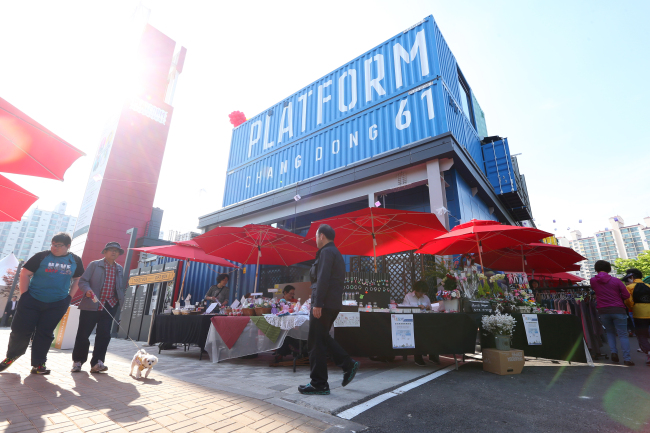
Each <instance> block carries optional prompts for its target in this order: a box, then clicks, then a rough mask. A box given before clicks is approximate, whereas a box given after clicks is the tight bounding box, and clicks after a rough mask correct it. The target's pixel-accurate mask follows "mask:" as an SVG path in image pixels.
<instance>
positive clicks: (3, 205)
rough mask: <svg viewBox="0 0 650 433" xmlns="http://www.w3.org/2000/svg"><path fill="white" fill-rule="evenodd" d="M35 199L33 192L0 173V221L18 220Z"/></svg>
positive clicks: (36, 198)
mask: <svg viewBox="0 0 650 433" xmlns="http://www.w3.org/2000/svg"><path fill="white" fill-rule="evenodd" d="M36 200H38V197H36V196H35V195H34V194H32V193H31V192H29V191H27V190H25V189H23V188H21V187H19V186H18V185H16V184H15V183H14V182H12V181H10V180H9V179H7V178H6V177H4V176H2V175H0V221H10V222H16V221H20V219H21V218H22V216H23V214H24V213H25V212H27V209H29V207H30V206H31V205H32V204H34V202H35V201H36Z"/></svg>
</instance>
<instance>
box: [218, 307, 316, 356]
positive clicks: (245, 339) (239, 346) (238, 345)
mask: <svg viewBox="0 0 650 433" xmlns="http://www.w3.org/2000/svg"><path fill="white" fill-rule="evenodd" d="M287 317H305V318H306V319H309V316H287ZM280 319H283V318H280ZM266 320H267V322H269V323H270V324H272V325H273V326H276V325H275V323H273V322H271V320H273V319H270V320H269V319H268V318H267V319H266ZM300 321H302V323H301V324H300V325H299V326H298V327H296V328H292V329H290V330H284V329H282V328H280V329H281V331H280V336H279V337H278V339H277V340H276V341H275V343H274V342H273V341H271V340H269V339H268V338H267V337H266V335H264V333H262V331H260V330H259V328H258V327H257V326H256V325H255V323H253V322H252V321H250V322H248V325H246V327H245V328H244V331H243V332H242V333H241V335H240V336H239V339H237V341H236V342H235V344H234V345H233V346H232V349H228V346H226V343H224V341H223V340H222V339H221V336H220V335H219V333H218V332H217V330H216V329H215V328H214V326H213V325H211V326H210V331H208V338H207V339H206V341H205V350H206V351H207V352H208V355H209V356H210V360H211V361H212V362H220V361H223V360H225V359H231V358H239V357H240V356H246V355H253V354H255V353H262V352H268V351H270V350H275V349H278V348H280V347H281V346H282V343H284V339H285V338H286V337H287V336H289V337H293V338H295V339H297V340H307V337H308V336H309V320H304V321H303V320H299V321H298V322H300ZM286 322H287V323H288V322H289V321H288V320H287V321H286ZM296 323H297V322H296Z"/></svg>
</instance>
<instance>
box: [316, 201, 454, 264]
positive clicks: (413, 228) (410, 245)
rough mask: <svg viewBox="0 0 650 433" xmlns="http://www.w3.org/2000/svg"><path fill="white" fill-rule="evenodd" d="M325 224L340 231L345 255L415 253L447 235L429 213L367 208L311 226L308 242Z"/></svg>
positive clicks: (338, 243)
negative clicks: (424, 243)
mask: <svg viewBox="0 0 650 433" xmlns="http://www.w3.org/2000/svg"><path fill="white" fill-rule="evenodd" d="M321 224H328V225H330V226H331V227H332V228H333V229H334V231H335V232H336V238H335V243H336V247H337V248H338V249H339V251H341V253H342V254H351V255H360V256H374V257H375V272H376V271H377V256H383V255H386V254H393V253H399V252H402V251H409V250H415V249H417V248H419V247H420V245H422V242H423V240H426V239H432V238H435V237H436V236H440V235H441V234H443V233H447V230H446V229H445V227H444V226H443V225H442V224H441V223H440V220H439V219H438V217H437V216H435V215H434V214H432V213H426V212H413V211H406V210H397V209H384V208H372V207H369V208H365V209H360V210H357V211H354V212H349V213H346V214H343V215H339V216H335V217H331V218H325V219H322V220H319V221H315V222H312V223H311V227H310V228H309V233H307V239H313V238H314V237H315V236H316V231H317V230H318V227H320V225H321Z"/></svg>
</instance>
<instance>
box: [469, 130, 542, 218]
mask: <svg viewBox="0 0 650 433" xmlns="http://www.w3.org/2000/svg"><path fill="white" fill-rule="evenodd" d="M482 143H483V144H482V146H481V150H482V152H483V161H484V167H485V174H486V176H487V178H488V180H489V181H490V183H491V184H492V187H493V188H494V192H495V193H496V194H497V195H498V196H499V200H500V201H501V202H502V203H503V204H504V205H505V206H506V207H507V208H508V209H509V211H510V213H511V214H512V216H513V217H514V218H515V220H516V221H525V220H529V219H531V218H532V211H531V209H530V201H529V199H528V189H527V187H526V180H525V178H524V177H523V176H522V175H521V174H520V173H519V166H518V164H517V159H516V158H513V157H512V156H511V155H510V146H509V145H508V139H507V138H501V137H499V136H492V137H486V138H485V139H483V142H482Z"/></svg>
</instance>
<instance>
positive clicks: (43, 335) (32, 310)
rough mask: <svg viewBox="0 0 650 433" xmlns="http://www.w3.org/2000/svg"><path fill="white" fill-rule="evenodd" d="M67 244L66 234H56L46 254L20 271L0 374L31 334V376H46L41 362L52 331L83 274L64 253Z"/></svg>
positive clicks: (75, 259) (79, 265) (76, 262)
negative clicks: (15, 307) (17, 294)
mask: <svg viewBox="0 0 650 433" xmlns="http://www.w3.org/2000/svg"><path fill="white" fill-rule="evenodd" d="M71 243H72V239H71V238H70V235H69V234H67V233H58V234H56V235H55V236H54V237H53V238H52V246H51V247H50V250H49V251H41V252H40V253H36V254H34V255H33V256H32V258H30V259H29V260H27V263H25V266H23V268H22V270H21V271H20V281H19V288H20V294H21V296H20V300H19V301H18V308H17V310H16V314H15V316H14V320H13V322H12V324H11V335H10V336H9V347H8V348H7V357H6V358H5V360H4V361H2V362H1V363H0V371H4V370H6V369H7V368H8V367H9V366H10V365H11V364H13V363H14V361H15V360H16V359H18V358H19V357H20V356H22V355H23V354H24V353H25V352H26V351H27V346H28V345H29V340H30V339H31V336H32V334H34V341H33V342H32V374H50V370H48V369H47V368H45V361H47V353H48V352H49V350H50V346H51V345H52V341H53V340H54V329H55V328H56V325H58V323H59V322H60V321H61V319H62V318H63V316H64V315H65V313H66V311H68V307H69V306H70V300H71V299H72V296H74V294H75V292H76V291H77V289H78V285H77V284H78V280H79V277H81V275H82V274H83V272H84V267H83V263H82V262H81V258H79V257H78V256H76V255H74V254H72V253H70V252H68V250H69V249H70V244H71ZM71 286H72V288H71Z"/></svg>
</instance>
